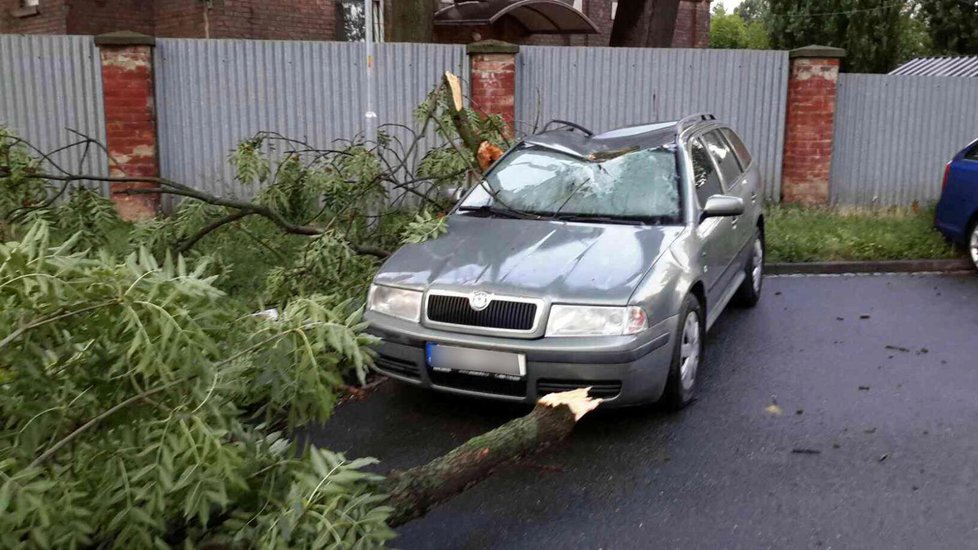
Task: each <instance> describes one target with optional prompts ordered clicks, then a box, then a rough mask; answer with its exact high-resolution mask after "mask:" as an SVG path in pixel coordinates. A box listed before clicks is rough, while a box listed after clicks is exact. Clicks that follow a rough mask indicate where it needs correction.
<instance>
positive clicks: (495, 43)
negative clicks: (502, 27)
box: [465, 40, 520, 55]
mask: <svg viewBox="0 0 978 550" xmlns="http://www.w3.org/2000/svg"><path fill="white" fill-rule="evenodd" d="M465 51H466V53H468V54H469V55H473V54H480V53H511V54H516V53H519V51H520V47H519V46H518V45H516V44H510V43H509V42H503V41H502V40H483V41H481V42H473V43H472V44H468V45H466V46H465Z"/></svg>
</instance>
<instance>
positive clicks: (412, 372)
mask: <svg viewBox="0 0 978 550" xmlns="http://www.w3.org/2000/svg"><path fill="white" fill-rule="evenodd" d="M374 366H376V367H377V369H378V370H380V371H381V372H386V373H389V374H397V375H400V376H406V377H408V378H421V369H420V368H418V365H416V364H414V362H413V361H406V360H404V359H398V358H396V357H391V356H389V355H379V356H377V358H376V359H374Z"/></svg>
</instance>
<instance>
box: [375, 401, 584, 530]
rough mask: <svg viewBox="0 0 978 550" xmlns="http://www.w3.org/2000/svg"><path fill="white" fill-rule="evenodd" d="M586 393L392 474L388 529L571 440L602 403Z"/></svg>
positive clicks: (543, 406) (550, 403)
mask: <svg viewBox="0 0 978 550" xmlns="http://www.w3.org/2000/svg"><path fill="white" fill-rule="evenodd" d="M587 392H588V388H581V389H577V390H573V391H569V392H562V393H553V394H550V395H547V396H545V397H543V398H541V399H540V401H539V402H538V403H537V405H536V407H534V409H533V411H532V412H530V414H528V415H526V416H524V417H521V418H517V419H515V420H512V421H510V422H507V423H506V424H503V425H502V426H500V427H498V428H496V429H495V430H492V431H491V432H488V433H485V434H483V435H480V436H478V437H474V438H472V439H470V440H468V441H467V442H465V443H464V444H462V445H461V446H459V447H457V448H456V449H454V450H453V451H451V452H450V453H448V454H446V455H444V456H441V457H439V458H436V459H435V460H432V461H431V462H429V463H428V464H425V465H424V466H418V467H416V468H411V469H410V470H405V471H394V472H391V473H390V475H388V477H387V482H386V486H385V487H384V489H385V492H386V493H387V494H389V495H390V497H389V504H390V505H391V506H392V507H393V508H394V512H393V513H392V514H391V517H390V519H389V520H388V524H389V525H390V526H391V527H397V526H398V525H402V524H404V523H406V522H408V521H410V520H412V519H415V518H418V517H421V516H423V515H424V514H425V513H427V511H428V510H429V509H431V508H432V507H433V506H436V505H437V504H439V503H441V502H444V501H446V500H448V499H449V498H451V497H453V496H455V495H457V494H458V493H461V492H462V491H464V490H466V489H467V488H469V487H471V486H472V485H474V484H476V483H478V482H480V481H482V480H483V479H485V478H487V477H489V476H490V475H491V474H492V472H493V471H494V470H495V469H496V468H497V467H499V466H501V465H504V464H506V463H509V462H512V461H513V460H515V459H517V458H520V457H522V456H526V455H528V454H531V453H534V452H537V451H539V450H540V449H542V448H544V447H546V446H548V445H550V444H553V443H556V442H558V441H560V440H562V439H564V438H565V437H567V436H568V435H569V434H570V433H571V431H572V430H573V429H574V425H575V424H576V423H577V421H578V420H580V418H581V417H582V416H584V415H585V414H587V413H588V412H590V411H592V410H594V408H595V407H597V406H598V405H599V404H600V403H601V400H600V399H592V398H590V397H588V395H587Z"/></svg>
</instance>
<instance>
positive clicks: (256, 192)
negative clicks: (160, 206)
mask: <svg viewBox="0 0 978 550" xmlns="http://www.w3.org/2000/svg"><path fill="white" fill-rule="evenodd" d="M443 96H444V94H438V93H436V94H433V95H432V96H431V98H429V100H428V101H426V102H425V105H423V106H422V107H421V108H419V110H418V115H419V124H420V126H421V129H420V131H417V132H415V131H413V130H411V129H409V128H389V129H384V132H383V133H382V134H381V136H380V139H379V140H378V143H366V142H364V141H363V140H362V139H355V140H353V141H343V142H337V143H335V144H333V148H330V149H319V148H316V147H313V146H311V145H309V144H306V143H304V142H301V141H297V140H292V139H288V138H286V137H284V136H280V135H278V134H274V133H269V132H262V133H259V134H256V135H255V136H252V137H251V138H249V139H247V140H245V141H244V142H242V143H241V144H240V146H239V147H238V148H237V149H236V150H235V151H234V152H233V153H232V155H231V157H230V159H229V160H230V162H231V163H232V165H233V166H234V168H235V173H236V181H237V182H238V184H239V185H240V188H239V189H240V194H241V195H243V196H252V197H254V198H253V199H250V200H248V199H237V198H234V197H215V196H210V195H207V194H206V193H203V192H200V191H199V190H196V189H194V188H193V187H190V186H188V185H184V184H181V183H178V182H170V181H168V180H162V179H161V180H159V181H158V182H157V183H158V185H160V188H161V190H163V191H164V192H166V193H171V194H174V195H176V196H177V197H178V198H179V199H180V200H179V202H178V203H177V204H176V207H175V208H174V210H173V212H172V215H171V216H169V217H167V218H161V219H153V220H144V221H139V222H127V221H123V220H121V219H120V218H119V217H118V216H117V214H116V212H115V209H114V208H113V206H112V203H111V202H110V201H108V200H107V199H106V198H105V197H102V196H101V195H99V194H98V193H97V192H95V191H93V190H90V189H88V188H86V187H84V185H87V184H88V183H90V182H98V181H100V177H99V176H97V175H90V174H89V175H86V174H71V173H68V172H67V171H65V170H63V169H61V167H60V166H58V165H57V164H56V163H55V161H54V160H53V159H52V157H51V156H49V155H46V154H43V153H41V152H40V151H38V150H37V149H35V148H33V146H31V145H30V144H29V143H27V142H24V141H23V140H20V139H19V138H16V137H15V136H13V135H11V134H10V133H9V132H7V131H5V130H2V129H0V547H5V548H6V547H18V546H27V547H41V548H51V547H55V548H62V547H66V548H72V547H107V548H147V547H158V548H166V547H176V546H182V547H185V548H196V547H208V548H215V547H220V548H293V547H296V548H312V547H315V548H319V547H335V548H369V547H376V546H380V545H383V543H384V542H385V541H387V540H389V539H390V538H391V537H392V536H393V533H392V531H391V530H390V529H389V528H388V526H387V524H386V520H387V518H388V516H389V514H390V509H389V508H388V507H387V506H386V505H385V504H384V503H385V502H386V496H385V495H383V494H381V492H382V491H381V489H380V488H379V487H380V485H379V483H378V482H379V481H380V478H378V477H377V476H375V475H373V474H370V473H366V472H365V471H363V468H364V467H365V466H367V465H369V464H370V463H371V461H370V460H369V459H366V460H354V461H349V460H346V459H345V458H344V457H343V456H342V455H339V454H336V453H332V452H330V451H328V450H325V449H315V448H299V447H298V446H297V445H296V444H295V443H293V442H291V441H290V440H289V439H288V438H287V437H286V436H285V435H283V434H282V433H281V432H280V430H284V429H292V428H294V427H297V426H300V425H302V424H305V423H308V422H322V421H324V420H326V419H328V418H329V417H330V415H331V413H332V411H333V409H334V407H335V406H336V403H337V401H338V396H339V395H340V394H341V392H342V391H344V389H345V388H346V385H347V384H350V383H363V382H364V380H365V376H366V373H367V368H368V367H369V365H370V364H371V361H372V357H373V351H372V350H371V344H373V342H374V339H373V338H372V337H370V336H368V335H367V334H366V333H365V332H364V329H365V324H364V323H363V321H362V318H361V313H360V311H361V305H362V301H363V297H364V295H365V290H366V285H367V284H368V282H369V281H370V278H371V276H372V274H373V272H374V269H375V268H376V266H377V265H378V263H379V259H380V258H382V257H383V256H384V255H385V252H384V250H385V249H391V248H393V247H396V246H398V245H400V244H401V243H402V242H421V241H423V240H425V239H429V238H435V237H437V236H438V235H439V234H440V233H442V232H444V229H445V221H444V217H443V216H442V215H440V214H438V213H440V212H444V211H445V210H446V209H447V207H448V204H447V202H446V201H445V199H444V198H443V197H445V196H448V195H450V194H451V193H450V191H452V190H454V188H455V187H458V186H460V185H464V184H465V183H466V182H467V180H468V178H467V172H468V171H469V170H470V168H471V167H472V166H473V165H474V158H473V155H472V153H471V151H468V150H466V149H464V148H462V147H460V146H459V145H458V143H457V141H458V136H457V135H456V133H455V131H454V129H453V128H454V126H453V125H452V123H451V121H450V119H449V117H448V116H447V115H446V114H445V113H444V111H443V107H444V102H443V99H442V98H443ZM462 117H463V118H464V119H465V120H468V121H470V124H471V126H472V129H473V130H474V131H475V132H476V134H477V135H478V137H479V139H485V140H491V141H493V142H494V143H504V142H505V140H506V135H504V126H503V124H502V121H501V120H500V119H498V117H490V118H486V119H483V118H481V117H477V116H476V115H475V114H474V113H472V112H471V111H469V110H466V111H464V112H463V113H462ZM431 130H434V132H435V133H437V134H438V135H439V136H441V137H442V139H446V140H448V143H447V144H440V145H438V146H436V147H428V146H426V144H425V140H426V139H428V137H429V136H430V134H431V133H432V132H431ZM88 145H90V143H85V144H84V146H86V147H87V146H88ZM101 181H107V180H106V179H105V178H101ZM80 184H81V185H83V187H77V186H78V185H80ZM76 187H77V188H76ZM267 304H271V305H273V306H276V309H275V310H271V311H273V312H274V313H273V312H271V311H270V312H268V313H264V314H255V313H253V312H254V311H256V310H258V309H261V308H262V307H265V305H267Z"/></svg>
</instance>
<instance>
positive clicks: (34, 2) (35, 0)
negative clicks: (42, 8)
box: [20, 0, 41, 8]
mask: <svg viewBox="0 0 978 550" xmlns="http://www.w3.org/2000/svg"><path fill="white" fill-rule="evenodd" d="M40 3H41V0H20V7H22V8H36V7H37V6H38V4H40Z"/></svg>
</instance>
